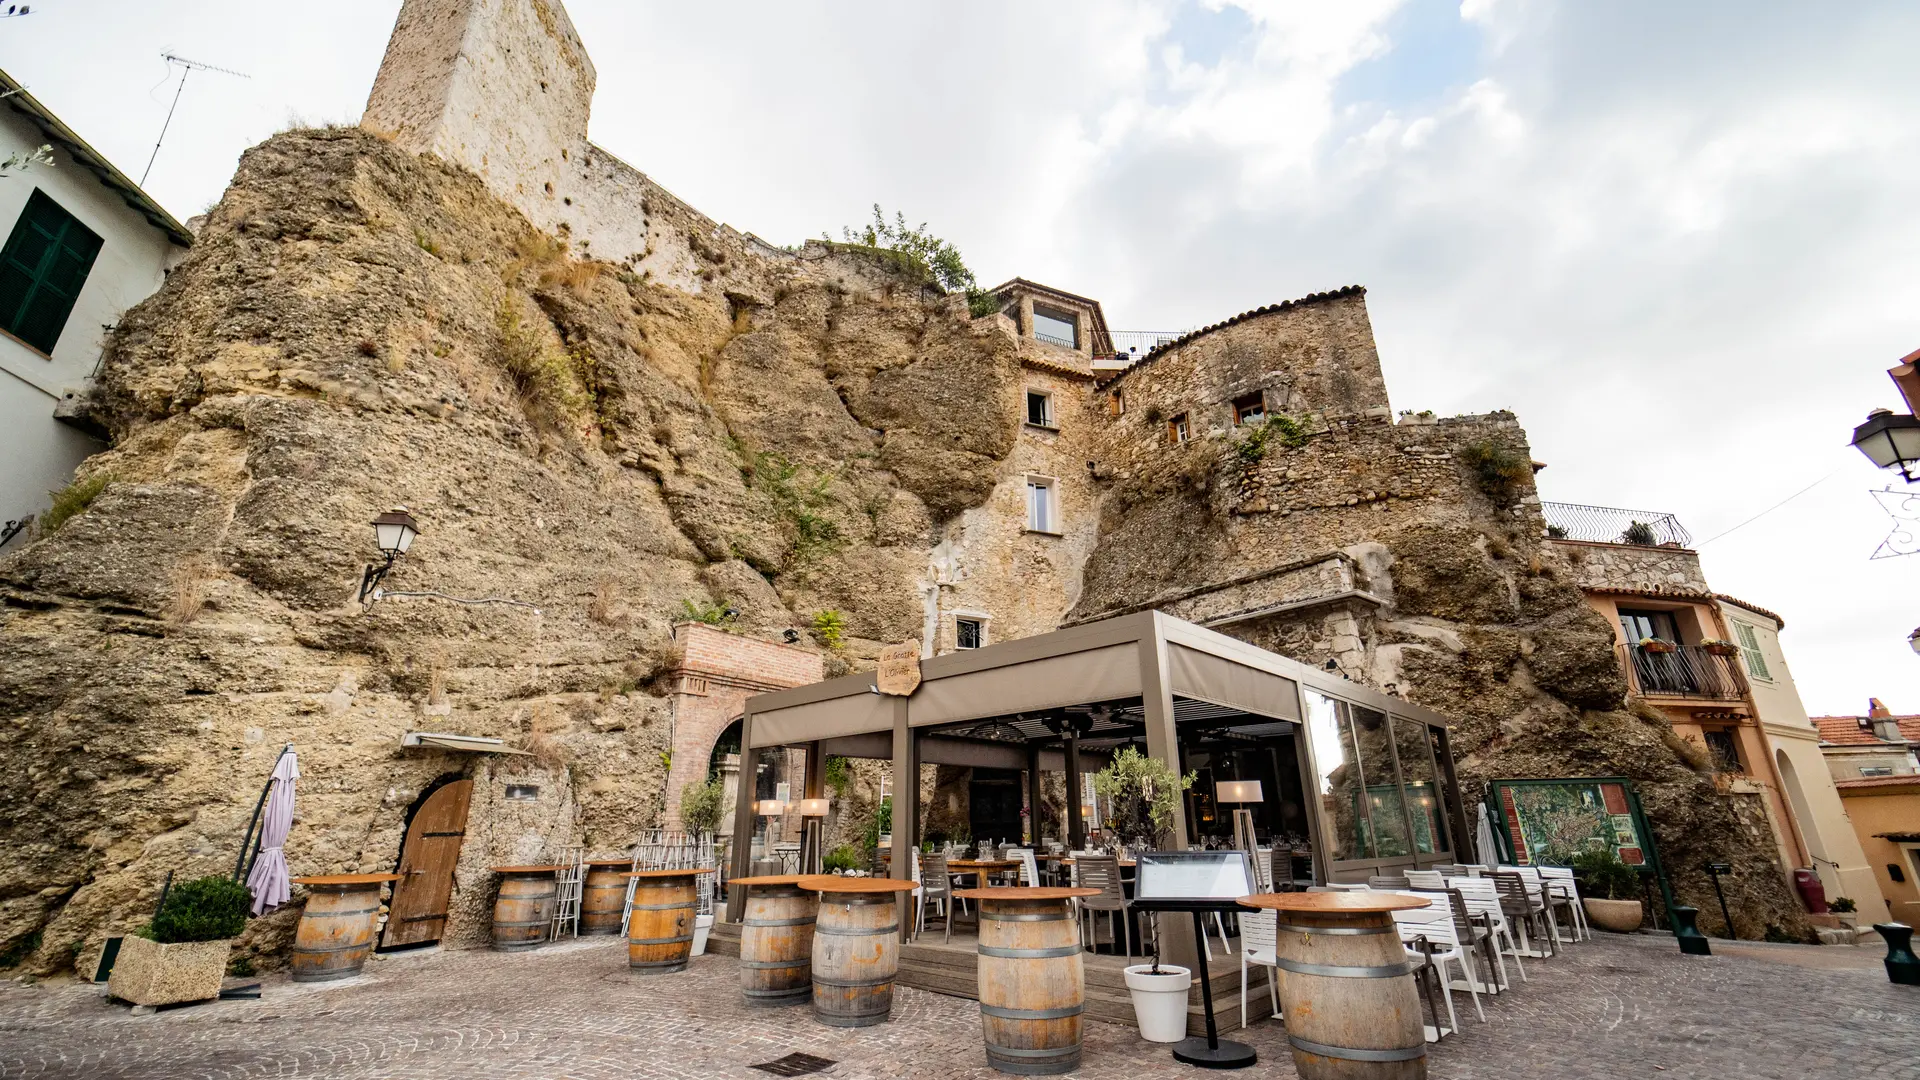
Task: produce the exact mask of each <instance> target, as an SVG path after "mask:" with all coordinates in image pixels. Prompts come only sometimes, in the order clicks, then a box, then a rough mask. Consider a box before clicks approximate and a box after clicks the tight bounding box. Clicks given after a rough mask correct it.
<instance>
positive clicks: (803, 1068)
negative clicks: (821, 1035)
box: [754, 1054, 833, 1076]
mask: <svg viewBox="0 0 1920 1080" xmlns="http://www.w3.org/2000/svg"><path fill="white" fill-rule="evenodd" d="M832 1064H833V1062H831V1061H828V1060H827V1059H826V1058H822V1057H814V1056H813V1055H812V1054H788V1055H787V1056H786V1057H783V1058H781V1059H780V1060H778V1061H764V1062H761V1063H760V1064H758V1065H755V1066H754V1068H756V1069H759V1070H760V1071H761V1072H764V1073H772V1074H773V1075H775V1076H805V1075H807V1074H808V1073H817V1072H819V1071H820V1070H822V1069H824V1068H826V1067H828V1066H829V1065H832Z"/></svg>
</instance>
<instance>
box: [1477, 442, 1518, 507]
mask: <svg viewBox="0 0 1920 1080" xmlns="http://www.w3.org/2000/svg"><path fill="white" fill-rule="evenodd" d="M1460 460H1461V462H1462V463H1463V464H1465V465H1466V467H1467V468H1468V469H1471V470H1472V471H1473V476H1474V480H1475V482H1477V483H1478V484H1479V486H1480V490H1481V491H1483V492H1485V493H1486V496H1487V498H1489V499H1492V500H1493V503H1494V505H1495V506H1508V505H1511V504H1512V503H1513V502H1514V500H1515V499H1516V498H1518V496H1519V493H1520V492H1521V491H1523V490H1524V489H1525V488H1526V486H1527V485H1528V483H1529V482H1530V481H1531V480H1532V479H1533V462H1532V461H1531V460H1530V459H1529V458H1528V457H1527V456H1526V455H1525V454H1522V453H1520V452H1519V451H1517V450H1515V449H1513V448H1512V447H1510V446H1507V445H1506V444H1504V443H1501V442H1498V441H1496V440H1494V439H1478V440H1475V441H1474V442H1470V443H1468V444H1467V445H1466V446H1464V447H1462V448H1461V450H1460Z"/></svg>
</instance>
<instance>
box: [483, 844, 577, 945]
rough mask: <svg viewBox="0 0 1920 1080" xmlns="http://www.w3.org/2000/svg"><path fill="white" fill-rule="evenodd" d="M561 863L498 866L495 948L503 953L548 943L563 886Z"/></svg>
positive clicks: (494, 915) (494, 916)
mask: <svg viewBox="0 0 1920 1080" xmlns="http://www.w3.org/2000/svg"><path fill="white" fill-rule="evenodd" d="M559 870H560V866H559V864H557V863H554V864H549V865H544V866H496V867H494V868H493V872H494V873H496V874H499V875H500V891H499V892H498V893H496V894H495V896H494V900H493V947H494V949H495V950H497V951H499V952H519V951H521V950H523V949H537V948H539V947H540V946H541V945H544V944H546V941H547V928H548V926H549V925H550V924H551V923H552V922H553V898H554V896H555V895H556V893H557V892H558V891H559V888H560V885H559V882H558V880H557V879H555V878H554V876H553V875H554V874H555V873H556V872H558V871H559Z"/></svg>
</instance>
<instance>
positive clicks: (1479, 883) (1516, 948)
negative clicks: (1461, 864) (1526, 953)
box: [1447, 877, 1527, 988]
mask: <svg viewBox="0 0 1920 1080" xmlns="http://www.w3.org/2000/svg"><path fill="white" fill-rule="evenodd" d="M1447 887H1448V888H1450V889H1453V890H1455V891H1457V892H1458V893H1459V894H1460V899H1462V900H1464V901H1466V903H1467V911H1468V912H1469V913H1471V914H1473V915H1475V916H1485V917H1486V919H1487V921H1488V922H1490V923H1491V924H1492V925H1493V959H1494V963H1495V964H1496V965H1497V966H1498V967H1499V969H1500V970H1499V973H1498V975H1497V978H1498V979H1499V980H1500V981H1499V984H1498V985H1499V986H1501V987H1502V988H1510V987H1511V985H1512V984H1511V982H1510V981H1509V980H1508V979H1507V960H1506V958H1507V957H1509V956H1511V957H1513V966H1514V967H1516V968H1519V969H1520V981H1521V982H1526V981H1527V966H1526V965H1525V964H1523V963H1521V962H1520V943H1519V941H1518V940H1517V939H1516V938H1515V937H1514V936H1513V926H1512V924H1510V923H1508V922H1507V913H1506V911H1505V910H1504V909H1502V908H1501V906H1500V890H1499V889H1498V888H1496V887H1494V884H1493V882H1492V881H1489V880H1488V879H1486V878H1474V877H1451V878H1448V879H1447ZM1502 938H1505V939H1506V945H1505V946H1504V947H1502V946H1501V944H1500V939H1502Z"/></svg>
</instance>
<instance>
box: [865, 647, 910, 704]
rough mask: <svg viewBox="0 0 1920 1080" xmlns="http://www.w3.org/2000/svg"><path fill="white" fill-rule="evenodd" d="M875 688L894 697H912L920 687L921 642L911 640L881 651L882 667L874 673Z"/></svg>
mask: <svg viewBox="0 0 1920 1080" xmlns="http://www.w3.org/2000/svg"><path fill="white" fill-rule="evenodd" d="M873 685H874V688H875V689H877V690H879V691H880V692H881V693H883V694H892V695H893V696H894V697H911V696H912V694H913V691H914V689H915V688H916V687H918V686H919V685H920V642H919V641H918V640H917V639H913V638H909V639H907V640H906V641H903V642H901V643H900V644H898V645H889V646H887V647H886V648H884V649H881V650H880V667H879V670H877V671H876V672H874V680H873Z"/></svg>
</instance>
